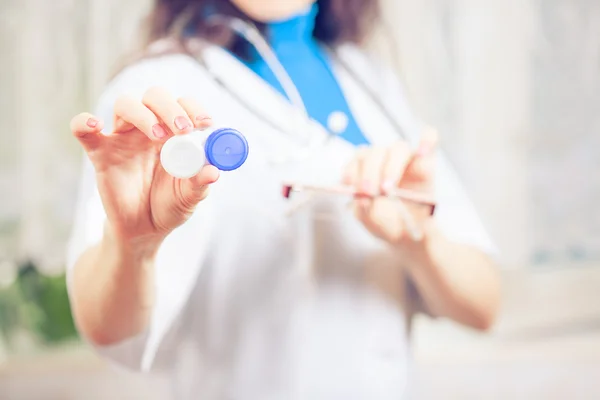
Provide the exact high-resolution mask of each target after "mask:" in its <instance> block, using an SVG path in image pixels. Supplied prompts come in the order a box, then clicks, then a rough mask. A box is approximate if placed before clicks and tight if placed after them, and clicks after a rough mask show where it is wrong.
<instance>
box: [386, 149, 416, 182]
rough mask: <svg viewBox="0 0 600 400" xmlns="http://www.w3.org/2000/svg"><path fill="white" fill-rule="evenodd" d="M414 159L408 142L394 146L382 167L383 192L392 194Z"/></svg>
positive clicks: (388, 152)
mask: <svg viewBox="0 0 600 400" xmlns="http://www.w3.org/2000/svg"><path fill="white" fill-rule="evenodd" d="M411 158H412V152H411V150H410V148H409V146H408V144H407V143H406V142H398V143H396V144H394V145H392V146H391V147H390V148H389V149H388V151H387V153H386V159H385V162H384V164H383V167H382V173H381V174H382V176H381V190H382V191H383V192H384V193H390V192H391V191H392V190H393V189H394V188H396V187H397V186H398V184H399V183H400V181H401V179H402V177H403V176H404V173H405V172H406V168H407V166H408V164H409V162H410V160H411Z"/></svg>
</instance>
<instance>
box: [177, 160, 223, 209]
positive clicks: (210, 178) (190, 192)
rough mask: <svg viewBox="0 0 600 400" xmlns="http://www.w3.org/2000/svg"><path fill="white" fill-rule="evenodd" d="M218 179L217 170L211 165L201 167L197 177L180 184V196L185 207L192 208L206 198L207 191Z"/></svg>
mask: <svg viewBox="0 0 600 400" xmlns="http://www.w3.org/2000/svg"><path fill="white" fill-rule="evenodd" d="M218 179H219V170H218V169H217V168H216V167H214V166H212V165H205V166H204V167H202V169H201V170H200V172H198V174H197V175H195V176H193V177H191V178H189V179H185V180H183V182H182V185H181V186H182V187H181V195H182V200H183V202H184V203H185V205H187V206H189V207H194V206H195V205H196V204H198V203H199V202H200V201H202V200H204V199H205V198H206V196H208V189H209V186H210V185H211V184H212V183H215V182H216V181H217V180H218Z"/></svg>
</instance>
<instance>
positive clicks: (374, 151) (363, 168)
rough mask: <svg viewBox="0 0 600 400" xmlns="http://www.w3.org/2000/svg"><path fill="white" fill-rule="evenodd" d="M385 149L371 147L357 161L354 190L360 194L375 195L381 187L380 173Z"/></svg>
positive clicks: (384, 157)
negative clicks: (356, 177) (356, 178)
mask: <svg viewBox="0 0 600 400" xmlns="http://www.w3.org/2000/svg"><path fill="white" fill-rule="evenodd" d="M386 153H387V151H386V149H385V148H383V147H372V148H371V149H370V150H369V151H368V153H363V155H362V157H361V158H360V159H359V160H358V164H359V166H358V180H357V182H355V185H356V189H357V191H358V192H360V193H364V194H370V195H377V194H379V190H380V189H379V188H380V186H381V183H380V181H381V171H382V167H383V163H384V161H385V159H386Z"/></svg>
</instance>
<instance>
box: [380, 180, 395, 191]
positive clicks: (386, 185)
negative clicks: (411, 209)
mask: <svg viewBox="0 0 600 400" xmlns="http://www.w3.org/2000/svg"><path fill="white" fill-rule="evenodd" d="M381 189H382V190H383V192H384V193H390V192H392V190H394V182H393V181H385V182H383V183H382V184H381Z"/></svg>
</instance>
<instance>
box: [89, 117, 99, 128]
mask: <svg viewBox="0 0 600 400" xmlns="http://www.w3.org/2000/svg"><path fill="white" fill-rule="evenodd" d="M86 124H87V126H89V127H90V128H95V127H97V126H98V120H97V119H96V118H90V119H88V120H87V123H86Z"/></svg>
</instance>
